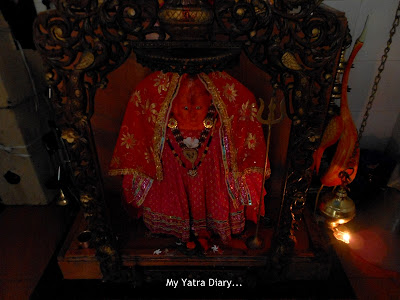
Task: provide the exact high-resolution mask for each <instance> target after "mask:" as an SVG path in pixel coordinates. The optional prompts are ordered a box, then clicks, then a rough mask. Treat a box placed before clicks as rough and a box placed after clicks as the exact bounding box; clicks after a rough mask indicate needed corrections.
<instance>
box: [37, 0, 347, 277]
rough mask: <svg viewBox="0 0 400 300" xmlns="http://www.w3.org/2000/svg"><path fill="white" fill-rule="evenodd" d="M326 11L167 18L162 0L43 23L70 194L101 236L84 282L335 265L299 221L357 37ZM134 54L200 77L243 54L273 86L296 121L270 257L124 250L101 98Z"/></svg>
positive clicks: (201, 9)
mask: <svg viewBox="0 0 400 300" xmlns="http://www.w3.org/2000/svg"><path fill="white" fill-rule="evenodd" d="M321 2H322V1H321V0H275V1H274V0H215V1H204V0H166V1H165V3H164V4H163V5H162V6H161V8H160V4H159V1H157V0H104V1H100V0H83V1H82V0H80V1H78V0H54V3H55V5H56V10H49V11H46V12H44V13H41V14H39V16H38V18H37V20H36V23H35V26H34V36H35V43H36V47H37V49H38V51H40V53H41V54H42V56H43V59H44V60H45V63H46V64H47V66H48V71H47V74H46V77H47V80H48V83H49V86H50V87H51V91H52V103H53V108H54V113H55V119H56V125H57V130H58V132H59V134H60V141H62V143H63V144H64V145H65V149H66V153H67V156H68V162H67V164H66V166H67V171H68V174H70V177H69V179H70V180H71V191H72V193H73V194H74V195H76V196H77V198H78V199H79V200H80V204H81V207H82V211H83V216H84V220H83V221H82V222H84V223H85V227H86V228H85V229H88V230H90V231H91V232H92V240H91V242H92V245H93V248H94V249H83V250H82V251H83V252H82V253H83V254H82V255H83V256H85V255H86V256H88V255H89V254H90V255H92V257H96V258H97V261H91V262H90V263H88V262H87V261H86V262H85V261H84V260H81V261H79V259H76V260H75V262H73V263H75V265H76V266H78V267H82V273H81V274H80V275H77V277H80V278H85V276H86V275H85V271H84V270H83V269H84V266H87V264H86V265H85V263H88V264H91V265H97V266H100V270H101V273H102V275H101V276H102V277H103V279H104V280H106V281H137V280H138V278H139V277H138V276H143V274H144V273H146V267H147V268H152V269H157V268H159V270H161V269H163V268H164V269H165V268H167V269H168V271H175V272H179V270H180V269H179V267H182V266H186V267H188V268H189V267H192V268H193V267H194V268H197V269H199V270H202V269H204V270H205V271H206V270H208V271H210V270H211V271H214V272H216V271H221V270H231V271H233V270H236V271H238V272H242V273H243V272H249V270H251V269H252V268H253V269H254V268H255V269H257V270H261V271H262V272H263V274H264V275H265V276H266V277H269V278H271V277H274V276H276V277H277V276H283V277H285V276H289V277H290V276H291V275H289V273H290V274H292V275H293V274H298V275H299V276H298V277H299V278H302V271H301V266H305V265H307V263H310V264H312V263H315V264H314V265H313V266H314V267H315V266H316V265H318V266H321V264H324V263H326V261H327V260H328V258H327V257H328V256H329V255H328V254H327V250H326V245H324V243H325V240H324V239H323V237H321V236H319V235H320V233H319V232H318V230H316V229H315V228H314V227H315V224H313V221H312V220H311V218H308V219H307V218H306V219H307V220H308V221H300V220H301V219H302V216H303V215H304V214H307V212H305V211H304V210H303V208H304V207H305V203H306V196H307V191H308V188H309V185H310V182H311V177H312V172H311V171H310V166H311V165H312V154H313V151H314V150H315V149H316V148H317V147H318V145H319V143H320V137H321V136H322V132H323V128H324V124H325V119H326V117H327V113H328V109H329V103H330V100H331V97H332V95H333V97H334V96H335V95H334V93H335V91H337V90H340V89H338V88H337V87H335V84H337V82H336V83H335V79H336V77H337V76H336V75H337V71H338V65H339V61H340V55H341V53H342V50H343V49H344V48H345V47H346V46H348V44H349V34H348V29H347V21H346V19H345V17H344V14H343V13H340V12H337V11H335V10H332V9H330V8H328V7H326V6H324V5H320V3H321ZM132 52H134V53H135V55H136V59H137V62H139V63H140V64H142V65H143V66H146V67H148V68H150V69H153V70H162V71H165V72H177V73H191V74H196V73H200V72H205V73H208V72H210V71H221V70H225V69H227V68H230V67H231V66H234V65H235V64H236V65H237V64H238V62H239V56H240V54H242V57H243V56H244V55H243V53H244V54H245V56H246V57H247V59H248V60H249V61H251V63H252V64H253V65H255V66H256V67H258V68H259V69H261V70H262V71H263V72H264V73H265V74H266V76H268V78H269V81H270V87H271V88H270V89H272V88H273V89H275V91H276V93H277V95H281V96H282V97H283V98H284V101H285V103H286V110H287V115H288V118H289V119H290V121H291V130H290V138H289V146H288V150H287V151H288V154H287V159H286V169H285V177H284V180H283V186H284V189H283V194H282V196H281V197H279V198H276V199H272V200H271V201H275V202H276V203H278V206H279V215H278V216H276V220H277V222H276V225H275V227H274V228H273V229H270V230H269V231H268V230H267V231H266V230H264V231H262V232H263V233H264V234H265V239H267V240H268V243H267V244H268V246H267V249H264V250H265V251H264V250H263V251H264V252H262V253H261V252H260V253H258V252H257V253H256V254H255V255H253V256H251V255H249V256H246V255H242V254H241V255H238V254H232V255H231V256H228V254H226V255H225V256H224V258H221V257H219V258H218V257H185V256H184V255H183V256H182V257H181V258H171V257H163V258H161V257H155V256H153V255H152V254H153V253H150V254H149V255H147V256H146V255H141V254H140V251H136V252H135V251H133V250H132V251H131V252H129V251H127V250H126V249H121V247H120V243H119V242H118V240H117V239H116V235H115V233H114V232H113V228H112V226H111V222H110V220H109V218H108V215H109V214H108V212H107V206H106V204H105V203H106V200H107V199H105V193H104V189H103V180H102V175H101V174H102V173H101V172H102V171H101V169H100V166H99V162H98V156H97V152H96V146H95V143H94V138H93V131H92V127H91V118H92V116H93V114H94V107H95V94H96V91H97V90H98V89H99V88H101V89H103V88H106V86H107V82H108V80H107V77H108V75H109V74H110V73H111V72H112V71H114V70H116V69H117V68H119V67H120V66H121V65H122V64H123V63H124V62H125V61H126V60H127V58H128V57H129V56H130V55H131V54H132ZM339 71H340V68H339ZM332 90H333V91H332ZM332 93H333V94H332ZM273 171H274V170H272V172H273ZM78 227H79V226H78ZM310 228H311V229H310ZM312 228H314V229H312ZM70 239H73V237H72V238H70ZM299 239H303V240H307V241H309V248H312V249H311V252H312V258H310V257H306V256H304V257H300V256H298V255H297V254H296V251H295V248H296V240H297V241H298V240H299ZM69 242H71V240H70V241H69ZM64 250H65V251H67V250H66V249H64ZM76 251H78V250H76ZM85 251H86V252H85ZM90 251H92V252H90ZM138 253H139V254H138ZM64 254H65V253H64ZM90 255H89V256H90ZM296 261H297V262H300V263H299V264H297V265H296ZM63 264H67V262H66V260H63V261H61V262H60V265H61V266H63ZM239 267H246V268H239ZM97 268H98V267H97ZM207 268H208V269H207ZM210 268H211V269H210ZM235 268H236V269H235ZM238 268H239V269H238ZM143 272H144V273H143ZM303 273H304V272H303ZM91 276H92V275H90V274H88V275H87V276H86V278H92V277H91ZM99 276H100V275H99ZM66 277H67V278H68V276H66ZM72 277H74V276H73V275H71V278H72ZM292 277H293V276H292ZM294 277H296V276H294ZM303 277H304V278H305V277H306V276H303ZM275 279H276V278H275Z"/></svg>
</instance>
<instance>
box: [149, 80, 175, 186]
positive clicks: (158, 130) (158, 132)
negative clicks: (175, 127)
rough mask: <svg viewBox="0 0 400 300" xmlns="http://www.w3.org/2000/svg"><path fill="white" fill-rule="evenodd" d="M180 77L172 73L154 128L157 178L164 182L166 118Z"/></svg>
mask: <svg viewBox="0 0 400 300" xmlns="http://www.w3.org/2000/svg"><path fill="white" fill-rule="evenodd" d="M179 79H180V76H179V74H177V73H172V78H171V82H170V84H169V87H168V92H167V95H166V97H165V99H164V102H163V103H162V104H161V107H160V111H159V112H158V116H157V121H156V125H155V127H154V137H153V149H154V151H153V156H154V164H155V166H156V178H157V180H159V181H160V180H163V168H162V163H161V156H162V149H163V146H164V141H165V127H166V116H167V114H168V111H169V108H170V104H171V101H172V99H173V98H174V97H175V94H176V87H177V86H178V83H179Z"/></svg>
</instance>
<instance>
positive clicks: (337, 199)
mask: <svg viewBox="0 0 400 300" xmlns="http://www.w3.org/2000/svg"><path fill="white" fill-rule="evenodd" d="M319 209H320V211H321V213H322V215H323V216H324V217H325V218H326V223H327V224H328V225H329V226H330V227H331V228H335V227H336V226H338V225H340V224H345V223H347V222H349V221H350V220H351V219H353V218H354V216H355V215H356V206H355V204H354V202H353V200H352V199H351V198H350V197H348V196H347V192H346V189H345V188H344V187H343V186H340V187H339V188H338V189H337V191H336V192H335V193H328V194H325V195H324V196H323V197H322V200H321V204H320V206H319Z"/></svg>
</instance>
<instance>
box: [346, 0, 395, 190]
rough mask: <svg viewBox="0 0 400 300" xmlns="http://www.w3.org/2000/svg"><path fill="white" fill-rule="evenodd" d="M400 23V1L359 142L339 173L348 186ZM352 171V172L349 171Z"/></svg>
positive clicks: (360, 131) (359, 132)
mask: <svg viewBox="0 0 400 300" xmlns="http://www.w3.org/2000/svg"><path fill="white" fill-rule="evenodd" d="M399 23H400V1H399V5H398V6H397V10H396V15H395V18H394V21H393V24H392V28H391V29H390V34H389V39H388V41H387V43H386V48H385V50H384V53H383V55H382V58H381V64H380V65H379V68H378V74H376V76H375V79H374V85H373V86H372V91H371V95H370V96H369V99H368V103H367V107H366V109H365V113H364V116H363V119H362V122H361V125H360V129H359V130H358V136H357V142H356V144H355V146H354V151H353V153H352V156H351V157H350V161H349V162H348V163H347V169H346V170H343V171H341V172H340V173H339V178H340V179H341V181H342V186H344V187H347V185H348V184H349V183H350V182H351V179H350V176H351V175H352V174H353V173H354V166H355V165H357V162H356V161H355V158H356V156H357V151H358V149H359V148H360V141H361V138H362V136H363V133H364V130H365V127H366V126H367V120H368V117H369V113H370V111H371V109H372V104H373V103H374V100H375V96H376V93H377V91H378V87H379V82H380V81H381V79H382V72H383V70H384V69H385V64H386V61H387V59H388V53H389V51H390V46H391V45H392V40H393V36H394V35H395V33H396V28H397V27H398V26H399ZM349 171H350V173H349Z"/></svg>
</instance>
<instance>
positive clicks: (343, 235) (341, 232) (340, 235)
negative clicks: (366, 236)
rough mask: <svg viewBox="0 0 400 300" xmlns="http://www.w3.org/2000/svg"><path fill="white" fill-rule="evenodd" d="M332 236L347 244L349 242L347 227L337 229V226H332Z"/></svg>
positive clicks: (349, 236)
mask: <svg viewBox="0 0 400 300" xmlns="http://www.w3.org/2000/svg"><path fill="white" fill-rule="evenodd" d="M333 236H334V237H335V238H336V239H337V240H339V241H342V242H343V243H346V244H349V243H350V238H351V235H350V232H349V231H348V230H347V229H344V228H342V229H339V228H338V227H335V228H333Z"/></svg>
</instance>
